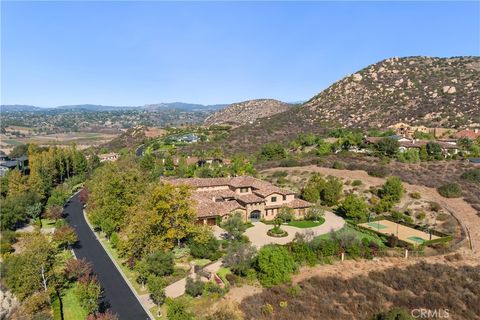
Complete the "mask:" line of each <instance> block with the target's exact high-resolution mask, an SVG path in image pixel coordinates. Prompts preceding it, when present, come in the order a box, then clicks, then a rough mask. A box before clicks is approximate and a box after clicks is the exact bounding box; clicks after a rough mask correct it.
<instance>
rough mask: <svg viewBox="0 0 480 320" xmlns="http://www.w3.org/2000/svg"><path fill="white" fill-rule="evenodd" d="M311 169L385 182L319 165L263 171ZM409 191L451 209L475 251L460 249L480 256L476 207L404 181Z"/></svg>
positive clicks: (372, 183) (365, 181)
mask: <svg viewBox="0 0 480 320" xmlns="http://www.w3.org/2000/svg"><path fill="white" fill-rule="evenodd" d="M278 170H282V171H286V172H293V171H299V170H300V171H310V172H319V173H321V174H323V175H332V176H336V177H339V178H345V179H349V180H355V179H358V180H362V181H363V182H364V183H365V184H370V185H382V184H383V183H385V179H384V178H376V177H372V176H369V175H368V173H366V172H365V171H361V170H337V169H330V168H322V167H317V166H306V167H290V168H272V169H268V170H265V171H262V173H267V172H271V171H278ZM403 184H404V186H405V189H406V190H407V192H409V193H410V192H419V193H420V194H421V195H422V198H423V199H425V200H428V201H434V202H438V203H439V204H440V205H441V206H442V207H444V208H446V209H447V210H449V211H450V212H451V213H452V214H453V215H454V216H455V217H456V218H457V219H458V220H459V221H460V222H461V223H462V224H463V225H464V226H465V227H466V228H467V229H468V231H469V234H470V238H471V242H472V247H473V251H472V250H469V249H468V248H462V249H460V251H461V252H462V254H464V255H468V256H475V257H477V258H480V217H479V216H478V215H477V212H476V211H475V209H473V208H472V206H470V205H469V204H468V203H467V202H466V201H465V200H463V199H462V198H456V199H447V198H444V197H442V196H441V195H440V194H439V193H438V192H437V190H436V189H434V188H429V187H425V186H419V185H412V184H408V183H405V182H404V183H403Z"/></svg>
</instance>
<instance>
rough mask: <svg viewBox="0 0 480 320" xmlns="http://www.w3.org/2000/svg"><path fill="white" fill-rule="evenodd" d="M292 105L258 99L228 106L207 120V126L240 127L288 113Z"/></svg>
mask: <svg viewBox="0 0 480 320" xmlns="http://www.w3.org/2000/svg"><path fill="white" fill-rule="evenodd" d="M289 107H290V105H289V104H288V103H285V102H281V101H278V100H273V99H256V100H248V101H244V102H239V103H233V104H231V105H228V106H227V107H225V108H224V109H222V110H219V111H217V112H215V113H213V114H212V115H210V116H208V117H207V118H206V119H205V122H204V124H205V125H214V124H228V125H231V126H232V127H238V126H240V125H243V124H247V123H254V122H255V121H256V120H257V119H259V118H265V117H270V116H272V115H274V114H277V113H280V112H283V111H286V110H287V109H288V108H289Z"/></svg>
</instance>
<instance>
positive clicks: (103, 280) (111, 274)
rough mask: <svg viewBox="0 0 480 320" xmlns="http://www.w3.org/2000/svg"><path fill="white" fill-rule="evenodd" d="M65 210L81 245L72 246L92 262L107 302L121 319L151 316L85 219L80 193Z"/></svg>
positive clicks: (76, 254) (76, 252) (79, 256)
mask: <svg viewBox="0 0 480 320" xmlns="http://www.w3.org/2000/svg"><path fill="white" fill-rule="evenodd" d="M64 212H65V214H66V220H67V222H68V224H70V226H72V227H73V228H74V229H75V232H76V233H77V236H78V240H79V241H78V246H76V247H75V248H74V249H73V251H74V252H75V256H77V258H79V259H80V258H86V259H87V260H88V261H90V262H91V263H92V265H93V271H94V272H95V274H96V275H97V276H98V280H99V281H100V284H101V285H102V287H103V289H104V303H105V304H107V305H108V306H110V309H111V311H112V312H113V313H116V314H117V316H118V318H119V319H120V320H133V319H135V320H137V319H138V320H144V319H150V317H149V316H148V315H147V313H146V312H145V310H144V309H143V308H142V305H141V304H140V303H139V302H138V300H137V299H136V297H135V295H134V294H133V292H132V291H131V290H130V288H129V287H128V285H127V283H126V282H125V280H123V278H122V275H121V274H120V272H119V271H118V270H117V268H116V267H115V265H114V264H113V262H112V260H110V258H109V256H108V255H107V253H106V252H105V250H103V247H102V246H101V244H100V243H99V242H98V241H97V238H96V237H95V235H94V234H93V232H92V230H91V229H90V227H89V226H88V224H87V222H86V221H85V218H84V216H83V206H82V204H81V203H80V201H79V195H78V194H77V195H76V196H74V197H73V198H72V199H71V200H70V201H68V202H67V204H66V205H65V210H64Z"/></svg>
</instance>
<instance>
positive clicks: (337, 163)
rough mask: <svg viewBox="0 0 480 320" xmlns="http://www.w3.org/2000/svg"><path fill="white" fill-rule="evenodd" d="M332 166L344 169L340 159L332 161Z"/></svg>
mask: <svg viewBox="0 0 480 320" xmlns="http://www.w3.org/2000/svg"><path fill="white" fill-rule="evenodd" d="M332 168H333V169H338V170H344V169H345V164H343V162H340V161H334V162H333V165H332Z"/></svg>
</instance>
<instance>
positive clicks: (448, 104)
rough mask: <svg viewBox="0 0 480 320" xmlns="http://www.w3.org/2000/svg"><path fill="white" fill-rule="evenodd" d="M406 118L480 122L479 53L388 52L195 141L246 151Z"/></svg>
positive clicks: (443, 123) (450, 123)
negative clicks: (288, 102) (217, 137)
mask: <svg viewBox="0 0 480 320" xmlns="http://www.w3.org/2000/svg"><path fill="white" fill-rule="evenodd" d="M398 122H407V123H409V124H423V125H426V126H439V127H468V126H470V127H480V57H456V58H429V57H408V58H391V59H387V60H383V61H381V62H378V63H376V64H373V65H370V66H368V67H366V68H365V69H362V70H360V71H358V72H356V73H354V74H353V75H349V76H347V77H345V78H343V79H342V80H340V81H338V82H336V83H334V84H333V85H331V86H330V87H329V88H327V89H325V90H324V91H322V92H320V93H319V94H318V95H316V96H314V97H313V98H312V99H310V100H309V101H307V102H306V103H304V104H303V105H301V106H295V107H291V108H288V109H287V110H286V111H284V112H281V113H278V114H275V115H272V116H269V117H267V118H261V119H257V121H255V122H254V123H247V124H245V125H242V126H241V127H238V128H235V129H233V130H232V131H231V132H230V135H229V137H228V138H227V142H228V143H225V141H222V142H211V143H209V144H205V145H198V146H195V147H199V148H202V150H205V149H209V148H222V149H224V150H225V151H226V152H227V153H235V152H245V153H247V154H250V153H252V152H255V151H256V150H258V148H259V147H260V146H261V145H263V144H265V143H267V142H281V143H285V142H288V141H290V140H292V139H293V138H295V137H296V136H297V135H298V134H299V133H305V132H313V133H325V132H326V130H327V129H328V128H335V127H361V128H367V127H370V128H372V127H382V128H385V127H387V126H389V125H392V124H395V123H398Z"/></svg>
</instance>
